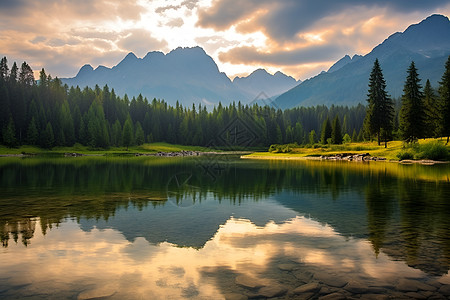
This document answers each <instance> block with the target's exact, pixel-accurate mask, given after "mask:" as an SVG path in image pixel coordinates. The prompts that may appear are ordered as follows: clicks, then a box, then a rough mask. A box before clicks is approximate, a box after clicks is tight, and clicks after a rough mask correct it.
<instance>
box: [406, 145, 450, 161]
mask: <svg viewBox="0 0 450 300" xmlns="http://www.w3.org/2000/svg"><path fill="white" fill-rule="evenodd" d="M449 156H450V155H449V152H448V149H447V148H446V147H445V145H443V144H442V143H440V142H439V141H431V142H428V143H425V144H423V145H420V144H419V143H412V144H407V145H403V148H402V150H401V151H400V152H399V153H397V157H398V159H399V160H404V159H432V160H446V159H449Z"/></svg>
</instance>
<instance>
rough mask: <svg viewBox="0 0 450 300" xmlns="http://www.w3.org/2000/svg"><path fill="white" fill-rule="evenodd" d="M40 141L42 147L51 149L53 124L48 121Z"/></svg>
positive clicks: (53, 142)
mask: <svg viewBox="0 0 450 300" xmlns="http://www.w3.org/2000/svg"><path fill="white" fill-rule="evenodd" d="M41 143H42V147H43V148H47V149H51V148H53V146H54V145H55V135H54V134H53V126H52V124H51V123H50V122H48V123H47V126H46V127H45V130H44V132H43V133H42V137H41Z"/></svg>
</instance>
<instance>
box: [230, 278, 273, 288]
mask: <svg viewBox="0 0 450 300" xmlns="http://www.w3.org/2000/svg"><path fill="white" fill-rule="evenodd" d="M235 282H236V284H237V285H240V286H243V287H246V288H251V289H255V288H260V287H263V286H265V285H266V284H265V282H263V281H261V280H260V279H257V278H254V277H250V276H247V275H238V276H237V277H236V280H235Z"/></svg>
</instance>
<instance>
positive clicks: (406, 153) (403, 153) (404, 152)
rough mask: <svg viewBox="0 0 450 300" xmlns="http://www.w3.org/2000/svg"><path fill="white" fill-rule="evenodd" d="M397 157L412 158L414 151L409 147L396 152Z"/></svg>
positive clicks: (400, 158)
mask: <svg viewBox="0 0 450 300" xmlns="http://www.w3.org/2000/svg"><path fill="white" fill-rule="evenodd" d="M397 158H398V159H399V160H404V159H414V153H413V151H411V150H410V149H404V150H401V151H400V152H399V153H397Z"/></svg>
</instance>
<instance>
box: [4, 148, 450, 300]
mask: <svg viewBox="0 0 450 300" xmlns="http://www.w3.org/2000/svg"><path fill="white" fill-rule="evenodd" d="M0 238H1V243H2V247H1V248H0V270H1V271H0V298H1V299H23V298H27V299H91V298H100V299H180V298H189V299H247V298H256V299H265V298H279V299H310V298H311V299H317V298H320V297H324V296H326V297H328V298H332V299H344V298H350V299H351V298H364V299H388V298H389V297H390V298H395V299H401V298H405V299H407V298H416V299H425V298H430V299H448V297H449V296H450V275H449V269H450V166H449V165H448V164H440V165H433V166H425V165H418V164H412V165H401V164H397V163H389V162H370V163H357V162H330V161H308V160H305V161H281V160H279V161H273V160H265V161H257V160H243V159H239V158H238V157H236V156H227V155H213V156H202V157H190V158H171V157H169V158H157V157H136V158H134V157H133V158H108V157H76V158H25V159H21V158H1V159H0ZM326 297H325V298H324V299H326Z"/></svg>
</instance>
